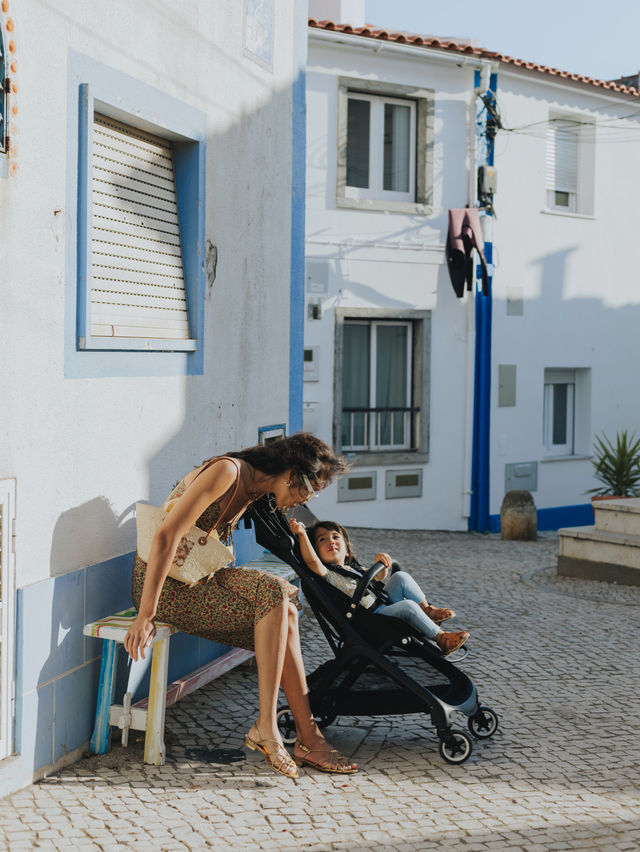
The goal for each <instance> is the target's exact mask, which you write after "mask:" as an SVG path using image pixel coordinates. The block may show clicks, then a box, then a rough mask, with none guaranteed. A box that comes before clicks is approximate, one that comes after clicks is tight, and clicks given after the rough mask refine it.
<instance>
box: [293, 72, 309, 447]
mask: <svg viewBox="0 0 640 852" xmlns="http://www.w3.org/2000/svg"><path fill="white" fill-rule="evenodd" d="M305 87H306V81H305V74H304V70H301V71H300V73H299V74H298V76H297V77H296V79H295V81H294V83H293V93H292V97H293V122H292V124H293V126H292V134H293V138H292V152H291V287H290V333H289V335H290V336H289V434H290V435H293V433H294V432H297V431H298V430H299V429H302V382H303V371H304V236H305V234H304V226H305V212H304V208H305V189H306V188H305V180H306V156H307V152H306V147H307V130H306V127H307V118H306V96H305Z"/></svg>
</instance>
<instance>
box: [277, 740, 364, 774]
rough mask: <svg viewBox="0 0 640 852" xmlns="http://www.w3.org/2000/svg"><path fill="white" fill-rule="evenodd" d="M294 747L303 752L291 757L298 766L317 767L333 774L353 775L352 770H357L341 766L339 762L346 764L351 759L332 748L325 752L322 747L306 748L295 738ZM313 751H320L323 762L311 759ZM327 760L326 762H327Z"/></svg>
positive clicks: (321, 770) (356, 769)
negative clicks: (302, 754)
mask: <svg viewBox="0 0 640 852" xmlns="http://www.w3.org/2000/svg"><path fill="white" fill-rule="evenodd" d="M296 747H297V748H299V749H300V750H301V751H303V752H304V756H303V757H298V756H297V755H296V754H294V755H293V759H294V760H295V762H296V763H297V764H298V766H304V765H305V764H306V765H307V766H312V767H313V768H314V769H319V770H320V772H331V773H332V774H334V775H353V773H354V772H357V771H358V767H357V766H356V768H355V769H354V768H352V767H351V766H344V765H343V766H341V765H340V764H341V763H343V762H346V763H347V764H348V763H350V762H351V761H350V760H349V759H348V758H346V757H345V756H344V755H343V754H340V752H339V751H338V750H337V749H335V748H332V749H330V751H329V753H328V754H327V752H326V751H324V750H323V749H322V748H307V747H306V745H304V743H301V742H300V740H296ZM314 751H315V752H322V756H323V758H324V762H323V763H319V762H318V761H316V760H311V759H310V758H309V755H310V754H313V753H314ZM327 761H328V762H327Z"/></svg>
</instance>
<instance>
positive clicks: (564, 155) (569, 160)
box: [546, 116, 595, 215]
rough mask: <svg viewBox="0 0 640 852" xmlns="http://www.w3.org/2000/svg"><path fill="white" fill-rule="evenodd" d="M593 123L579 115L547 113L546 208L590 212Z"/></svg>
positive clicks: (568, 211) (591, 199)
mask: <svg viewBox="0 0 640 852" xmlns="http://www.w3.org/2000/svg"><path fill="white" fill-rule="evenodd" d="M594 141H595V125H593V124H592V123H591V122H590V121H589V120H588V119H583V118H582V117H578V118H576V117H571V118H569V117H560V116H550V118H549V124H548V128H547V170H546V171H547V180H546V185H547V190H546V191H547V208H548V209H549V210H553V211H556V212H563V213H579V214H584V215H591V214H592V213H593V166H594V147H595V146H594Z"/></svg>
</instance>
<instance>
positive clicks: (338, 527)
mask: <svg viewBox="0 0 640 852" xmlns="http://www.w3.org/2000/svg"><path fill="white" fill-rule="evenodd" d="M320 528H322V529H323V530H330V531H331V532H337V533H340V535H341V536H342V538H343V539H344V546H345V549H346V556H345V564H346V565H358V564H359V563H358V559H357V557H356V554H355V551H354V549H353V545H352V544H351V539H350V538H349V533H348V532H347V531H346V529H345V528H344V527H343V526H342V524H339V523H338V522H337V521H316V522H315V524H314V525H313V526H312V527H309V529H308V530H307V535H308V536H309V541H310V542H311V544H312V545H313V549H314V550H315V549H316V537H317V535H318V530H319V529H320Z"/></svg>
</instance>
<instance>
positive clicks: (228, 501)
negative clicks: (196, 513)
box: [193, 456, 240, 544]
mask: <svg viewBox="0 0 640 852" xmlns="http://www.w3.org/2000/svg"><path fill="white" fill-rule="evenodd" d="M222 459H227V460H228V461H231V462H233V463H234V465H235V468H236V481H235V485H234V486H233V491H232V493H231V496H230V497H229V499H228V500H227V504H226V506H225V507H224V509H221V510H220V516H219V517H218V520H217V521H216V522H215V524H214V525H213V526H212V527H211V529H210V530H208V532H207V534H206V536H202V538H201V539H200V540H199V541H200V544H204V541H206V540H207V539H208V538H209V535H210V534H211V533H212V532H213V530H214V529H215V528H216V527H217V526H218V524H219V523H220V521H221V520H222V518H223V517H224V514H225V512H226V511H227V509H228V508H229V506H230V505H231V504H232V503H233V500H234V498H235V496H236V494H237V493H238V486H239V485H240V463H239V462H238V459H234V458H233V456H216V457H215V458H213V459H211V461H209V462H207V464H206V465H205V466H204V467H203V468H201V469H200V470H199V471H198V473H197V474H196V476H195V478H194V480H193V481H194V482H195V481H196V479H197V478H198V477H199V476H200V474H201V473H203V472H204V471H205V470H207V468H209V467H211V465H212V464H215V462H217V461H222ZM202 539H204V541H203V540H202Z"/></svg>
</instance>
